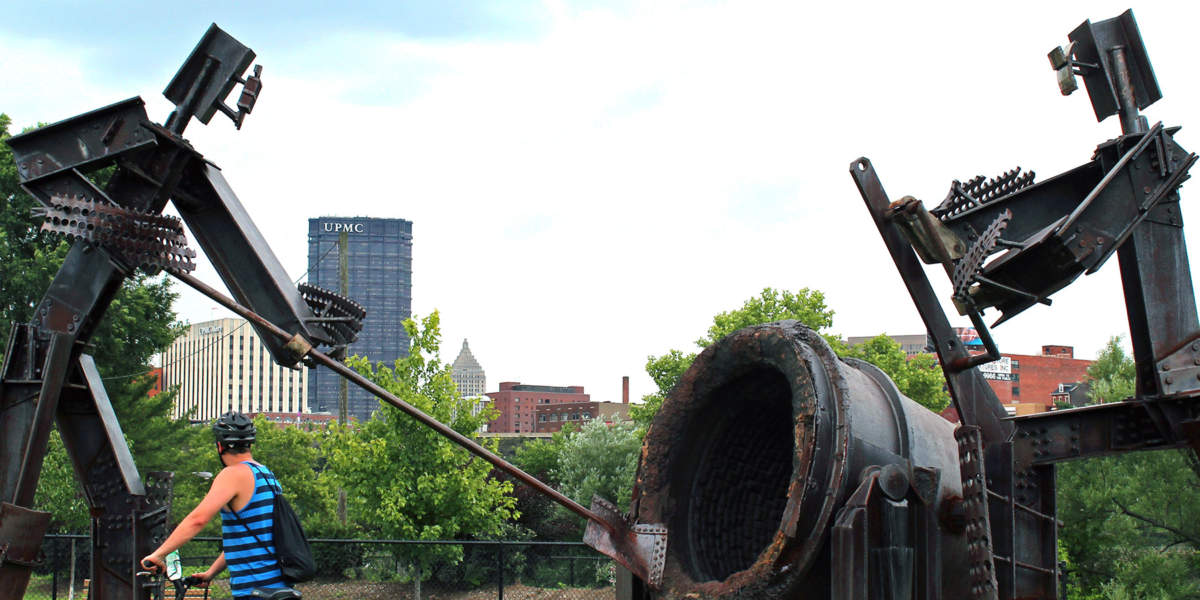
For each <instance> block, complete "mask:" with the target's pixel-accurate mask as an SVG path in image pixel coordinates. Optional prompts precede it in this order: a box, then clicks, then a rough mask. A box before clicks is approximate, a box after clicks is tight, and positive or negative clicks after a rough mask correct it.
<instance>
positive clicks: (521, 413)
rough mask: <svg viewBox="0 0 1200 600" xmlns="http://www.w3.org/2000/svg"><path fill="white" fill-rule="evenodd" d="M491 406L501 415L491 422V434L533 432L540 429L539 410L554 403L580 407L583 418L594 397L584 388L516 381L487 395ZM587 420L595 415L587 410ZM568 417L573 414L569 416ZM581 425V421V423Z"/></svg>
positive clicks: (505, 384) (507, 383)
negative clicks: (538, 421) (585, 407)
mask: <svg viewBox="0 0 1200 600" xmlns="http://www.w3.org/2000/svg"><path fill="white" fill-rule="evenodd" d="M487 397H488V398H491V399H492V406H494V407H495V409H496V410H497V411H499V412H500V414H499V416H497V417H496V418H495V419H494V420H492V421H491V422H490V423H488V433H532V432H534V431H536V430H537V428H536V424H537V412H536V411H537V408H538V407H539V406H541V407H545V406H547V405H552V404H572V405H576V406H577V407H580V408H579V410H578V411H577V414H579V415H582V414H583V412H584V410H585V409H583V408H582V407H583V406H584V405H589V404H590V401H591V399H592V398H591V396H590V395H588V394H585V393H584V391H583V386H581V385H572V386H565V387H564V386H554V385H526V384H522V383H520V382H515V381H504V382H501V383H500V390H499V391H496V392H488V393H487ZM587 412H588V413H589V414H588V417H587V418H591V417H593V416H595V415H596V413H595V412H594V411H593V410H591V409H587ZM567 415H568V418H569V416H570V413H567ZM580 423H581V424H582V421H581V422H580Z"/></svg>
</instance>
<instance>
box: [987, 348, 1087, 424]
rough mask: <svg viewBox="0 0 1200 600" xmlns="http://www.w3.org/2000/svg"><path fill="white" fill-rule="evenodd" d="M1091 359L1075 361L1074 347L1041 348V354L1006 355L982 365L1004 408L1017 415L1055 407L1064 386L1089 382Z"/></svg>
mask: <svg viewBox="0 0 1200 600" xmlns="http://www.w3.org/2000/svg"><path fill="white" fill-rule="evenodd" d="M1091 365H1092V361H1090V360H1081V359H1078V358H1075V349H1074V348H1072V347H1071V346H1053V345H1051V346H1042V353H1041V354H1040V355H1037V356H1034V355H1027V354H1004V355H1002V358H1001V359H1000V360H998V361H995V362H992V363H988V364H986V365H982V366H980V368H979V370H980V371H982V372H983V377H984V378H985V379H987V380H988V385H990V386H991V388H992V391H994V392H996V397H997V398H999V399H1000V402H1002V403H1003V404H1004V405H1005V406H1009V407H1012V408H1013V409H1014V410H1015V413H1016V414H1019V415H1022V414H1029V413H1034V412H1042V411H1046V410H1050V409H1051V408H1053V407H1054V395H1055V394H1056V393H1058V392H1059V386H1060V385H1061V384H1074V383H1078V382H1081V381H1084V380H1086V379H1087V369H1088V367H1090V366H1091Z"/></svg>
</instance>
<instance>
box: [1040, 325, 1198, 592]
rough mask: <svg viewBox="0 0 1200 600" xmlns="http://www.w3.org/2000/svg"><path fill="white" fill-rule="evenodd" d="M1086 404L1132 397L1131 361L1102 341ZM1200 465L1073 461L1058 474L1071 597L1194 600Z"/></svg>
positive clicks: (1189, 460) (1142, 456)
mask: <svg viewBox="0 0 1200 600" xmlns="http://www.w3.org/2000/svg"><path fill="white" fill-rule="evenodd" d="M1088 375H1089V376H1090V377H1091V384H1092V392H1093V396H1092V399H1093V401H1096V402H1108V401H1113V400H1120V399H1122V398H1125V397H1127V396H1129V395H1131V394H1132V393H1133V391H1134V380H1135V367H1134V363H1133V360H1132V359H1131V358H1130V357H1129V356H1128V355H1127V354H1126V353H1125V352H1124V350H1122V348H1121V346H1120V340H1119V339H1118V338H1113V339H1111V340H1110V341H1109V343H1108V345H1107V346H1106V347H1105V349H1104V350H1103V352H1101V354H1100V357H1099V358H1098V359H1097V361H1096V363H1095V364H1094V365H1092V367H1091V368H1090V369H1088ZM1197 492H1200V463H1198V462H1197V459H1196V455H1195V454H1194V453H1193V452H1192V451H1190V450H1164V451H1157V452H1138V453H1132V454H1123V455H1119V456H1112V457H1105V458H1098V459H1089V460H1083V461H1073V462H1069V463H1065V464H1063V465H1061V466H1060V467H1059V469H1058V515H1059V518H1061V519H1062V521H1063V523H1064V525H1065V526H1064V528H1063V529H1062V532H1061V534H1060V539H1061V545H1062V547H1063V548H1064V549H1065V550H1066V553H1067V556H1068V562H1069V565H1070V571H1071V575H1070V581H1071V588H1072V593H1071V597H1072V598H1076V597H1080V598H1097V599H1099V598H1104V599H1114V598H1162V599H1176V598H1180V599H1182V598H1196V597H1197V596H1200V493H1197Z"/></svg>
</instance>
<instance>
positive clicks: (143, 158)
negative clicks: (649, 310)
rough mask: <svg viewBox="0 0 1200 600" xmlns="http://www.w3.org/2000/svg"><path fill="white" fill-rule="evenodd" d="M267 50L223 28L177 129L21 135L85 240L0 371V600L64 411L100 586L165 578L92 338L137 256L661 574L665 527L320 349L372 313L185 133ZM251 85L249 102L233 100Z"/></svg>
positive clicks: (191, 62)
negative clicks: (614, 509) (150, 561)
mask: <svg viewBox="0 0 1200 600" xmlns="http://www.w3.org/2000/svg"><path fill="white" fill-rule="evenodd" d="M253 60H254V53H253V52H252V51H251V50H250V49H249V48H247V47H245V46H243V45H242V44H241V43H240V42H238V41H237V40H235V39H234V38H232V37H231V36H229V35H228V34H226V33H225V32H224V31H222V30H221V29H219V28H218V27H217V26H216V25H215V24H214V25H213V26H211V27H210V28H209V30H208V32H207V33H205V35H204V37H203V38H202V39H201V41H200V43H199V44H198V45H197V46H196V48H195V50H193V51H192V53H191V55H190V56H189V57H188V59H187V60H186V61H185V62H184V65H183V66H182V67H181V68H180V70H179V72H178V73H177V74H176V75H175V77H174V78H173V79H172V81H171V83H170V84H169V85H168V86H167V88H166V90H165V91H164V95H165V96H166V97H167V98H168V99H169V100H171V101H172V102H174V103H175V105H176V109H175V111H174V112H172V113H171V115H170V117H169V118H168V119H167V121H166V124H165V125H158V124H155V123H153V122H151V121H150V120H149V119H148V118H147V117H146V113H145V109H144V105H143V102H142V100H141V99H140V98H131V99H129V100H125V101H122V102H118V103H116V104H113V105H111V106H107V107H104V108H101V109H98V110H95V111H92V112H89V113H86V114H83V115H79V116H77V117H74V118H71V119H68V120H66V121H61V122H59V123H55V124H53V125H50V126H47V127H43V128H41V129H38V130H36V131H33V132H30V133H27V134H24V135H20V136H14V137H13V138H10V140H9V144H10V145H11V146H12V148H13V155H14V158H15V160H16V162H17V167H18V173H19V176H20V178H21V183H22V186H23V187H24V188H25V189H26V190H27V191H29V193H30V194H32V195H33V196H34V197H35V198H36V199H37V200H38V201H39V202H40V203H41V205H42V206H41V207H40V208H39V209H38V210H37V214H38V215H39V216H41V217H42V218H43V225H42V228H43V229H44V230H48V231H53V232H56V233H59V234H62V235H64V236H66V237H68V239H71V240H72V241H73V244H74V245H73V247H72V249H71V252H70V254H69V255H68V257H67V260H66V261H65V262H64V264H63V267H62V268H61V269H60V271H59V273H58V275H57V276H56V277H55V279H54V282H53V283H52V284H51V287H50V290H49V291H48V292H47V293H46V297H45V298H44V299H43V300H42V302H41V303H40V304H39V305H38V309H37V311H38V312H37V317H36V318H35V320H34V322H33V323H30V324H27V325H17V326H15V327H14V328H13V335H12V337H11V339H10V340H9V345H8V351H7V352H6V354H5V363H4V370H3V372H2V377H0V399H2V400H3V404H2V405H0V433H2V434H3V436H4V437H3V438H2V439H3V444H0V466H2V467H3V469H4V471H3V476H2V477H0V498H4V499H7V500H8V501H6V502H5V503H4V504H3V505H0V510H2V511H3V512H0V597H10V596H11V597H19V596H20V595H21V593H23V590H24V588H25V586H26V585H27V582H28V579H29V574H30V569H31V567H32V566H34V565H35V564H36V562H37V556H38V552H39V548H40V545H41V540H42V537H43V535H44V532H45V529H46V525H47V523H48V520H49V514H48V513H45V512H40V511H35V510H32V509H31V508H30V507H31V505H32V502H33V493H34V490H35V489H36V486H37V479H38V474H39V471H40V469H41V464H42V459H43V457H44V455H45V451H46V442H47V438H48V436H49V432H50V427H51V424H52V421H55V420H56V421H57V423H58V426H59V429H60V432H61V433H62V437H63V441H64V445H66V447H67V449H68V452H69V454H70V455H71V459H72V461H73V463H74V465H75V469H76V473H77V475H78V476H79V478H80V480H81V481H82V482H83V487H84V490H85V495H86V497H87V501H88V505H89V507H91V509H92V513H93V515H94V518H93V527H92V541H93V556H94V560H93V574H92V587H91V590H90V592H89V593H90V594H91V597H92V598H96V599H99V600H105V599H108V598H130V597H139V598H143V597H149V594H150V593H151V590H150V589H149V588H148V586H150V585H152V584H150V583H148V582H139V581H137V578H136V576H135V573H136V571H137V566H136V565H135V562H134V560H135V558H136V557H140V556H143V555H145V554H146V553H148V552H149V551H150V550H151V549H153V547H155V546H156V545H157V544H158V543H159V542H160V541H161V540H160V539H159V538H161V537H162V535H164V534H165V529H164V527H165V525H166V518H167V514H166V513H167V508H166V504H167V503H168V502H169V486H159V487H156V488H152V491H151V492H147V490H146V487H145V486H144V485H143V484H142V482H141V480H140V478H139V477H138V473H137V470H136V468H135V466H134V464H133V459H132V457H131V456H130V454H129V450H128V448H127V447H126V446H125V442H124V439H123V437H122V435H121V431H120V426H119V425H118V423H117V420H116V417H115V415H114V414H113V411H112V407H111V405H110V404H109V402H108V399H107V395H106V394H105V392H104V390H103V387H102V385H101V380H100V377H99V375H98V373H97V371H96V368H95V365H94V363H93V362H92V360H91V358H90V357H88V356H86V355H83V354H81V350H80V349H81V348H82V347H83V345H84V344H85V343H86V342H87V339H88V338H89V336H90V335H91V333H92V330H93V328H94V326H95V324H96V323H97V322H98V321H99V320H100V319H101V318H102V317H103V315H104V311H105V309H106V308H107V307H108V305H109V303H110V302H111V301H112V298H113V295H114V294H115V293H116V291H117V290H118V289H119V288H120V286H121V284H122V282H123V281H124V280H125V278H126V277H127V276H128V275H129V274H130V273H132V271H133V270H134V269H137V268H142V269H149V270H151V271H158V270H165V271H167V272H168V273H170V274H171V275H172V276H174V277H176V278H177V279H179V280H181V281H183V282H185V283H187V284H189V285H191V286H192V287H194V288H196V289H197V290H199V291H201V292H202V293H204V294H207V295H209V296H210V297H212V298H214V299H216V300H217V301H218V302H220V303H222V304H225V305H226V306H228V307H229V308H230V309H231V310H234V311H235V312H237V313H238V314H240V315H242V316H244V317H246V318H247V319H248V320H250V322H251V325H252V326H253V327H254V328H255V330H256V332H257V333H258V335H259V337H260V339H261V340H262V342H263V344H264V345H266V347H267V348H268V350H269V351H270V352H271V355H272V357H273V358H274V360H275V361H276V362H277V363H279V364H281V365H284V366H288V367H296V366H298V365H299V364H300V363H301V361H303V362H304V363H305V364H307V365H309V366H316V365H317V364H324V365H326V366H328V367H329V368H331V369H333V370H334V371H336V372H338V373H339V374H340V375H342V376H344V377H346V378H348V379H350V380H351V381H353V382H354V383H356V384H357V385H360V386H362V387H364V388H365V389H367V390H368V391H370V392H371V393H373V394H375V395H377V396H379V397H380V398H381V399H382V400H384V401H386V402H389V403H391V404H392V405H394V406H396V407H398V408H400V409H401V410H404V411H405V412H408V413H409V414H411V415H412V416H413V417H415V418H417V419H418V420H420V421H421V422H423V423H425V424H426V425H428V426H429V427H431V428H433V429H435V430H437V431H438V432H439V433H441V434H443V435H445V436H446V437H448V438H450V439H451V441H453V442H455V443H457V444H459V445H461V446H463V447H464V448H466V449H467V450H469V451H471V452H473V453H475V454H477V455H479V456H481V457H482V458H484V459H486V460H488V461H489V462H491V463H492V464H493V465H495V466H496V467H497V468H499V469H501V470H503V471H506V472H508V473H509V474H511V475H513V476H515V477H517V478H518V479H520V480H521V481H524V482H525V483H527V484H528V485H531V486H533V487H535V488H536V489H538V490H539V491H540V492H542V493H543V494H546V495H548V496H549V497H550V498H551V499H553V500H555V501H556V502H559V503H560V504H563V505H564V506H565V507H567V508H568V509H570V510H572V511H573V512H575V513H577V514H579V515H580V516H583V517H585V518H587V519H589V520H590V521H591V522H592V523H593V524H594V527H595V528H596V529H594V530H593V529H589V537H588V540H589V542H590V543H592V544H593V545H595V546H596V547H597V548H598V549H600V550H601V551H602V552H604V553H606V554H609V555H611V556H613V557H614V558H615V559H616V560H617V561H618V562H620V563H622V564H624V565H626V566H627V567H629V568H630V569H631V570H632V571H633V572H635V573H637V574H638V575H639V576H641V577H642V578H643V579H645V580H647V581H654V580H655V577H656V571H655V566H654V565H655V564H656V561H655V560H653V558H652V557H651V556H650V555H649V550H648V549H647V544H649V545H650V546H652V545H653V544H654V543H656V542H655V541H656V540H662V539H664V538H665V536H664V535H663V533H662V532H658V531H656V530H655V531H649V530H647V528H646V527H641V528H637V527H629V526H628V524H627V523H626V521H625V519H624V518H622V517H621V516H620V515H614V514H609V513H608V512H605V511H603V510H601V509H598V508H594V509H592V510H589V509H588V508H585V507H583V506H581V505H579V504H577V503H575V502H574V501H572V500H570V499H569V498H567V497H566V496H563V495H562V494H560V493H558V492H557V491H556V490H554V489H552V488H550V487H549V486H547V485H546V484H544V483H542V482H540V481H538V480H537V479H535V478H533V477H531V476H529V475H528V474H526V473H524V472H522V471H520V469H517V468H516V467H515V466H513V465H511V464H509V463H508V462H507V461H504V460H503V459H501V458H500V457H498V456H496V455H494V454H493V453H491V452H489V451H488V450H486V449H485V448H483V447H482V446H480V445H479V444H477V443H475V442H474V441H472V440H470V439H468V438H465V437H463V436H462V435H459V434H458V433H457V432H454V431H453V430H452V429H449V428H448V427H446V426H444V425H443V424H441V423H439V422H437V420H435V419H433V418H431V417H429V416H428V415H425V414H424V413H421V412H420V411H419V410H417V409H415V408H414V407H412V406H410V405H408V404H406V403H404V402H403V401H401V400H399V399H398V398H396V397H395V396H393V395H391V394H389V393H387V392H386V391H384V390H383V389H382V388H379V387H378V386H376V385H374V384H372V383H371V382H370V381H368V380H366V379H365V378H363V377H362V376H361V375H358V374H357V373H355V372H354V371H352V370H350V369H348V368H347V367H345V365H343V364H342V363H340V362H338V361H337V360H335V359H334V358H333V357H331V356H330V355H327V354H325V353H323V352H321V351H319V350H317V349H315V348H314V347H315V346H322V345H323V346H328V347H330V348H332V349H333V352H332V353H331V354H333V355H334V356H337V355H338V354H339V353H340V352H341V351H342V350H343V349H344V348H345V347H346V345H348V344H349V343H351V342H353V341H354V339H355V338H356V337H357V335H358V332H359V330H360V329H361V327H362V320H363V318H364V317H365V315H366V312H365V310H363V308H362V307H361V306H359V305H358V304H356V303H354V302H353V301H351V300H349V299H347V298H343V297H341V296H339V295H337V294H334V293H332V292H329V291H327V290H322V289H319V288H316V287H313V286H309V285H306V284H301V286H300V287H299V288H297V287H296V286H295V285H293V284H292V283H291V281H290V280H289V278H288V277H287V274H286V272H285V271H284V269H283V267H282V265H281V264H280V263H279V261H278V259H277V258H276V257H275V255H274V253H273V252H272V251H271V248H270V246H269V245H268V244H267V243H266V240H265V239H264V238H263V237H262V235H261V234H260V233H259V231H258V229H257V228H256V227H255V225H254V223H253V221H252V220H251V219H250V217H249V215H248V214H247V212H246V210H245V208H244V207H243V206H242V204H241V202H240V201H239V200H238V198H237V196H236V195H235V194H234V193H233V190H232V188H231V187H230V186H229V184H228V183H226V181H225V179H224V178H223V177H222V175H221V172H220V170H219V169H218V168H217V167H215V166H214V165H212V164H211V163H210V162H208V161H207V160H205V159H204V157H203V156H202V155H200V153H199V152H197V151H196V150H195V149H194V148H192V146H191V145H190V144H189V143H188V142H187V141H186V140H185V139H183V138H182V137H181V135H182V133H183V131H184V129H185V128H186V127H187V125H188V123H189V122H190V121H191V119H192V118H193V117H194V118H197V119H199V120H200V121H201V122H203V123H207V122H208V121H209V120H210V119H211V118H212V116H213V115H214V114H216V113H217V112H221V113H222V114H225V115H226V116H228V117H230V119H231V120H233V122H234V124H235V125H236V126H237V127H238V128H240V127H241V125H242V123H243V120H244V118H245V116H246V115H247V114H249V113H250V112H251V111H252V110H253V107H254V103H255V101H256V99H257V97H258V94H259V92H260V91H261V89H262V80H261V73H262V69H261V67H258V66H256V67H255V68H254V71H253V75H251V76H249V77H246V78H243V77H242V75H243V73H245V71H246V69H247V68H248V67H249V66H250V64H251V62H253ZM239 83H240V84H242V86H243V88H242V93H241V95H240V98H239V100H238V102H237V110H236V111H235V110H234V109H232V108H230V107H228V106H227V105H226V104H225V103H224V99H225V97H226V96H228V95H229V93H230V92H231V91H232V90H233V88H234V87H235V86H236V85H237V84H239ZM105 167H112V168H114V169H115V171H114V173H113V174H112V177H111V178H110V179H109V181H108V183H107V185H105V187H104V188H103V189H100V188H99V187H97V186H96V185H95V184H94V183H93V182H92V180H91V179H89V178H88V177H87V176H86V175H85V174H86V173H88V172H90V171H93V170H96V169H100V168H105ZM168 201H172V202H173V203H174V205H175V208H176V209H177V210H178V211H179V214H180V215H181V216H182V217H183V220H184V221H186V222H187V224H188V227H189V229H190V230H191V231H192V233H193V234H194V235H195V237H196V239H197V240H198V242H199V244H200V246H201V248H202V249H203V250H204V252H205V255H206V256H207V257H208V258H209V260H210V261H211V262H212V264H213V266H214V267H215V268H216V270H217V272H218V274H219V275H220V276H221V279H222V281H223V282H224V283H225V285H226V287H227V288H228V289H229V290H230V292H231V293H232V295H233V299H230V298H226V297H224V296H223V295H221V294H220V293H219V292H217V291H216V290H214V289H212V288H210V287H208V286H206V285H204V284H203V283H201V282H199V281H198V280H196V279H195V278H193V277H191V275H189V272H190V271H191V270H192V269H193V265H192V260H191V259H192V258H194V257H195V252H194V251H192V250H191V249H189V248H188V247H187V241H186V239H185V237H184V233H183V227H182V224H181V223H180V221H179V220H178V219H176V218H174V217H168V216H163V215H162V214H161V212H162V210H163V208H164V207H165V205H166V203H167V202H168ZM76 365H78V366H76ZM164 490H165V491H164ZM598 502H599V504H597V506H602V505H603V502H602V501H598ZM649 529H653V528H649Z"/></svg>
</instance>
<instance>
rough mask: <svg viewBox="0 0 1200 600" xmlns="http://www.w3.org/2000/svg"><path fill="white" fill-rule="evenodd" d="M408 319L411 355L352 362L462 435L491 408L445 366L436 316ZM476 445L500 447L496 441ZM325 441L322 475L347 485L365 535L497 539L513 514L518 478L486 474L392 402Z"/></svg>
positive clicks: (351, 510)
mask: <svg viewBox="0 0 1200 600" xmlns="http://www.w3.org/2000/svg"><path fill="white" fill-rule="evenodd" d="M404 326H405V329H406V330H407V331H408V334H409V337H410V338H411V340H412V342H411V343H412V345H411V347H410V349H409V354H408V356H406V357H404V358H400V359H398V360H396V362H395V364H394V365H393V366H390V367H389V366H387V365H383V364H379V365H371V364H370V363H369V362H368V361H367V360H366V359H365V358H362V357H355V358H352V359H350V361H348V362H349V364H351V365H352V366H353V367H354V368H355V369H357V370H358V371H359V372H360V373H362V374H363V375H364V376H366V377H368V378H369V379H371V381H373V382H375V383H376V384H378V385H380V386H381V387H383V388H384V389H386V390H388V391H389V392H391V393H392V394H395V395H396V396H397V397H398V398H400V399H401V400H404V401H405V402H407V403H409V404H411V405H413V406H415V407H416V408H418V409H420V410H422V411H424V412H425V413H426V414H428V415H430V416H432V417H433V418H435V419H437V420H439V421H441V422H442V423H445V424H447V425H449V426H450V427H451V428H452V429H454V430H455V431H457V432H458V433H460V434H463V435H465V436H472V435H474V434H475V432H476V431H478V430H479V428H480V427H481V426H482V425H483V424H484V423H486V422H488V421H489V420H490V419H491V418H492V417H493V414H494V411H486V410H485V411H482V412H479V413H477V414H473V413H472V408H473V406H472V405H473V401H472V400H469V399H464V398H463V397H462V396H460V395H459V393H458V391H457V389H456V388H455V386H454V382H453V381H452V380H451V379H450V367H449V365H447V364H444V363H442V362H441V360H440V358H439V356H438V348H439V345H440V341H441V332H440V330H439V317H438V313H437V312H434V313H433V314H431V315H429V316H428V317H426V318H425V319H423V320H422V321H421V324H420V326H418V325H417V323H416V322H415V321H413V320H412V319H410V320H408V321H405V323H404ZM480 443H482V444H483V445H485V447H489V449H491V450H493V451H494V450H495V448H496V444H495V441H494V440H482V441H481V442H480ZM324 444H325V446H326V447H327V451H326V458H327V460H328V468H327V469H326V470H325V471H324V473H323V477H326V478H328V485H330V486H331V487H332V486H340V487H342V488H344V489H345V490H346V491H347V512H348V514H349V520H350V521H351V522H354V523H356V524H358V526H359V527H360V528H361V529H362V532H363V533H366V534H369V535H379V536H383V537H388V538H398V539H415V540H438V539H454V538H462V537H472V536H474V537H491V536H495V535H498V534H500V533H501V532H502V526H503V523H504V522H505V521H506V520H508V519H510V518H513V517H515V516H516V515H515V514H514V512H515V511H514V508H513V506H514V500H513V498H512V496H511V495H510V492H511V491H512V484H511V483H509V482H507V481H498V480H496V479H492V478H490V477H489V476H488V474H489V472H490V471H491V465H490V464H489V463H487V462H486V461H484V460H481V459H479V458H477V457H475V456H473V455H471V454H469V453H468V452H467V451H465V450H463V449H461V448H459V447H458V446H456V445H454V444H453V443H452V442H450V441H448V440H446V439H445V438H443V437H442V436H440V435H439V434H437V433H436V432H434V431H433V430H431V429H430V428H428V427H426V426H425V425H422V424H420V423H419V422H417V421H416V420H415V419H413V418H411V417H409V416H408V415H406V414H404V413H402V412H400V411H399V410H397V409H395V408H393V407H391V406H390V405H385V406H383V407H382V408H381V410H380V411H379V412H378V413H376V415H375V417H374V418H372V419H371V420H369V421H367V422H366V423H362V424H360V425H359V427H358V428H357V429H352V428H350V427H347V426H346V425H341V424H339V425H336V426H334V427H333V428H331V434H330V436H329V438H328V439H327V440H326V441H325V442H324ZM461 554H462V550H461V548H456V547H436V548H434V547H429V548H425V547H423V548H422V549H420V550H419V551H417V552H413V553H412V554H410V555H408V556H407V559H408V560H410V561H419V562H420V563H423V564H426V565H429V564H432V563H433V561H437V560H448V561H450V562H454V561H457V560H459V559H461Z"/></svg>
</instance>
